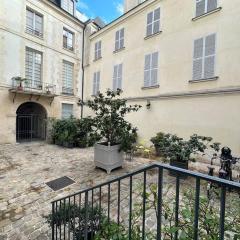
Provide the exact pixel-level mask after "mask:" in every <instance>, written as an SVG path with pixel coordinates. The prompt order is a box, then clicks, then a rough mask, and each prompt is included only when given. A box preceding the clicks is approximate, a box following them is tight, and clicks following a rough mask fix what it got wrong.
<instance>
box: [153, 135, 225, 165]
mask: <svg viewBox="0 0 240 240" xmlns="http://www.w3.org/2000/svg"><path fill="white" fill-rule="evenodd" d="M151 142H152V143H153V144H154V146H155V148H156V152H158V154H159V155H161V156H163V157H165V158H167V159H170V160H173V161H189V160H192V161H194V160H195V159H194V158H193V155H194V154H197V153H201V154H204V152H205V150H206V149H207V148H208V146H209V144H210V143H211V142H212V138H211V137H205V136H199V135H197V134H193V135H192V136H190V139H189V140H184V139H183V138H180V137H178V136H177V135H175V134H170V133H168V134H165V133H162V132H160V133H158V134H157V135H156V136H155V137H153V138H151ZM219 146H220V144H219V143H213V144H211V145H210V146H209V147H211V148H212V149H214V150H218V151H219Z"/></svg>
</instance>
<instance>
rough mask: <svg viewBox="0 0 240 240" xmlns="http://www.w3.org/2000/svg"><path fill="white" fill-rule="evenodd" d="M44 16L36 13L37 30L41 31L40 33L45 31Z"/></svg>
mask: <svg viewBox="0 0 240 240" xmlns="http://www.w3.org/2000/svg"><path fill="white" fill-rule="evenodd" d="M42 27H43V17H42V16H39V15H37V14H36V15H35V30H36V31H37V32H39V33H40V34H42V32H43V29H42Z"/></svg>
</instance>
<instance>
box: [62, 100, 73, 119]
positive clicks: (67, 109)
mask: <svg viewBox="0 0 240 240" xmlns="http://www.w3.org/2000/svg"><path fill="white" fill-rule="evenodd" d="M72 116H73V104H69V103H62V119H68V118H70V117H72Z"/></svg>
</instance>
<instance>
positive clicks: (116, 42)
mask: <svg viewBox="0 0 240 240" xmlns="http://www.w3.org/2000/svg"><path fill="white" fill-rule="evenodd" d="M118 49H119V31H117V32H116V36H115V50H118Z"/></svg>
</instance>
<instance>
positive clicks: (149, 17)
mask: <svg viewBox="0 0 240 240" xmlns="http://www.w3.org/2000/svg"><path fill="white" fill-rule="evenodd" d="M152 25H153V12H150V13H148V15H147V33H146V34H147V36H149V35H152V33H153V29H152V28H153V27H152Z"/></svg>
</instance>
